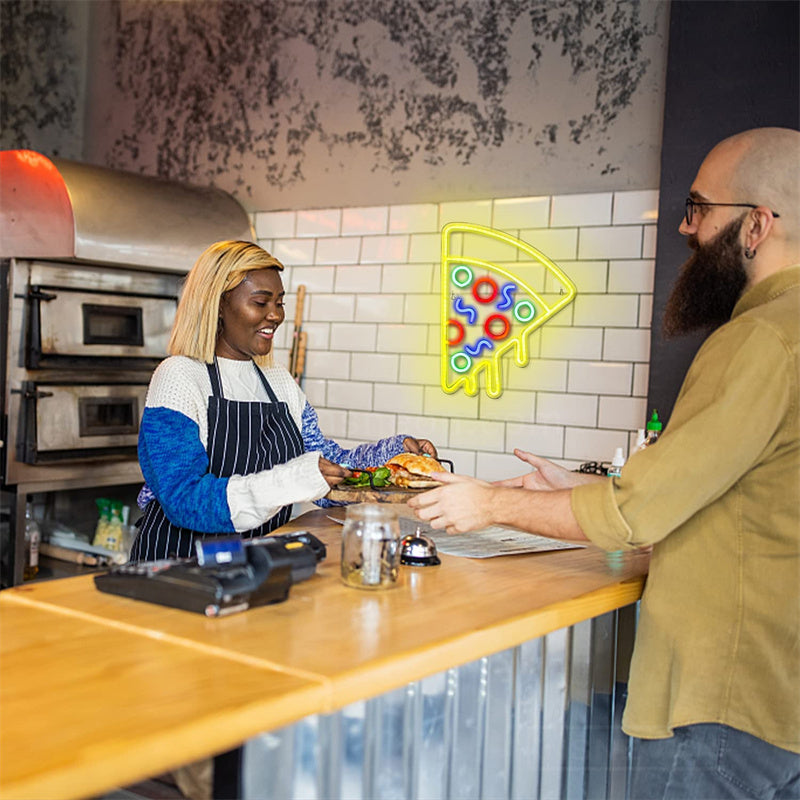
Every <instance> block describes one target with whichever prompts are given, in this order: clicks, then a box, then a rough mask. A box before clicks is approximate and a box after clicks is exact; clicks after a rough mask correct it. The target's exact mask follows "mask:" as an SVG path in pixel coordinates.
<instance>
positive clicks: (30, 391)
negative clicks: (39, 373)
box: [11, 381, 53, 400]
mask: <svg viewBox="0 0 800 800" xmlns="http://www.w3.org/2000/svg"><path fill="white" fill-rule="evenodd" d="M31 386H33V387H34V388H30V387H31ZM35 387H36V384H33V383H30V382H29V381H25V383H24V384H23V388H22V389H12V390H11V394H21V395H22V396H23V397H24V398H25V399H26V400H38V399H39V398H41V397H52V396H53V393H52V392H43V391H42V390H41V389H37V388H35Z"/></svg>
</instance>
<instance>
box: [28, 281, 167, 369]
mask: <svg viewBox="0 0 800 800" xmlns="http://www.w3.org/2000/svg"><path fill="white" fill-rule="evenodd" d="M27 299H28V326H27V328H28V330H27V346H26V356H25V364H26V366H27V368H28V369H43V368H59V369H63V368H67V369H93V368H95V367H98V366H113V367H114V368H116V369H148V370H152V369H154V368H155V367H156V366H157V365H158V363H159V361H161V360H162V359H163V358H164V355H165V353H166V352H167V342H168V340H169V334H170V330H171V328H172V322H173V320H174V318H175V309H176V307H177V298H176V297H161V296H152V295H137V294H128V293H122V292H120V293H113V294H111V293H107V292H101V291H92V290H85V291H79V290H76V289H68V288H63V287H51V286H41V285H32V286H30V287H29V289H28V293H27Z"/></svg>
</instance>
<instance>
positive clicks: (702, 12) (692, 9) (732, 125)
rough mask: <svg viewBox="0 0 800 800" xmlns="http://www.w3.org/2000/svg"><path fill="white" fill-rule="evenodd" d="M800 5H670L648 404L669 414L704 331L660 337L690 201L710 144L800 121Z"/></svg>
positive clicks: (739, 0) (682, 254) (682, 255)
mask: <svg viewBox="0 0 800 800" xmlns="http://www.w3.org/2000/svg"><path fill="white" fill-rule="evenodd" d="M799 32H800V3H798V2H797V1H796V0H783V2H781V1H780V0H778V1H775V2H772V1H769V2H768V1H766V0H756V1H755V2H750V1H749V0H724V1H722V2H720V0H711V1H710V2H709V1H708V0H704V1H702V2H690V1H689V0H680V2H673V3H672V8H671V12H670V29H669V50H668V56H667V59H668V60H667V82H666V96H665V103H664V134H663V144H662V150H661V188H660V196H659V214H658V244H657V247H656V278H655V295H654V298H653V334H652V338H651V344H650V383H649V389H648V405H649V407H650V408H651V409H652V408H657V409H658V412H659V415H660V416H661V418H662V419H664V420H667V419H668V418H669V415H670V413H671V411H672V407H673V405H674V403H675V398H676V397H677V395H678V390H679V389H680V385H681V383H682V381H683V377H684V375H685V374H686V370H687V369H688V367H689V364H690V363H691V360H692V358H693V357H694V355H695V353H696V352H697V349H698V348H699V346H700V345H701V344H702V342H703V339H704V338H705V337H703V336H695V337H686V338H682V339H673V340H671V341H667V342H665V341H664V339H663V337H662V336H661V319H662V316H663V312H664V306H665V303H666V300H667V297H668V295H669V292H670V290H671V288H672V284H673V282H674V280H675V277H676V275H677V271H678V267H679V266H680V265H681V264H682V263H683V262H684V261H685V260H686V258H687V256H688V255H689V250H688V248H687V246H686V240H685V239H684V237H683V236H681V235H680V234H679V233H678V225H679V224H680V221H681V217H682V215H683V202H684V199H685V197H686V195H687V194H688V193H689V187H690V186H691V184H692V181H693V180H694V177H695V174H696V173H697V169H698V167H699V166H700V163H701V162H702V160H703V158H704V157H705V155H706V154H707V153H708V151H709V150H710V149H711V148H712V147H713V146H714V145H715V144H717V143H718V142H720V141H721V140H722V139H724V138H726V137H727V136H730V135H732V134H734V133H738V132H739V131H743V130H746V129H748V128H759V127H765V126H777V127H782V128H800V46H798V39H800V35H799Z"/></svg>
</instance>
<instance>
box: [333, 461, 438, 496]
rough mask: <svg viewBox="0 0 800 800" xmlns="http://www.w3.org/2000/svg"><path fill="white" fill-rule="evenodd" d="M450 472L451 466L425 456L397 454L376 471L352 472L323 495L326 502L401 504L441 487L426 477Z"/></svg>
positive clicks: (376, 468)
mask: <svg viewBox="0 0 800 800" xmlns="http://www.w3.org/2000/svg"><path fill="white" fill-rule="evenodd" d="M445 464H447V465H449V470H450V472H452V471H453V462H452V461H448V460H447V459H445V458H441V459H436V458H433V456H429V455H418V454H416V453H400V454H398V455H396V456H395V457H394V458H390V459H389V460H388V461H387V462H386V463H385V464H383V465H382V466H380V467H367V468H366V469H354V470H352V472H353V476H352V477H351V478H345V480H344V481H342V483H340V484H339V485H338V486H334V487H333V489H331V490H330V492H329V493H328V494H327V495H326V497H327V499H328V500H335V501H337V502H344V503H405V502H406V501H407V500H408V499H409V498H411V497H413V496H414V495H416V494H419V493H420V492H424V491H426V490H427V489H434V488H435V487H437V486H441V485H442V484H441V483H440V482H439V481H435V480H433V479H432V478H431V477H430V476H431V475H432V474H433V473H434V472H447V471H448V467H445V466H444V465H445Z"/></svg>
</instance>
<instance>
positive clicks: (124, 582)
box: [94, 531, 327, 617]
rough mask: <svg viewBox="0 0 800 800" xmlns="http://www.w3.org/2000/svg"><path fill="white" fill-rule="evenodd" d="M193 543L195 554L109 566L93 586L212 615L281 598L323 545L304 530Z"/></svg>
mask: <svg viewBox="0 0 800 800" xmlns="http://www.w3.org/2000/svg"><path fill="white" fill-rule="evenodd" d="M196 545H197V547H196V551H197V557H196V558H183V559H163V560H161V561H143V562H139V563H137V564H122V565H115V566H112V567H111V569H110V570H109V571H108V572H105V573H102V574H99V575H96V576H95V578H94V582H95V586H96V587H97V588H98V589H99V590H100V591H101V592H106V593H109V594H117V595H122V596H123V597H130V598H133V599H134V600H145V601H147V602H150V603H157V604H159V605H164V606H170V607H172V608H180V609H183V610H185V611H194V612H197V613H200V614H205V615H206V616H207V617H217V616H222V615H224V614H232V613H234V612H237V611H245V610H246V609H248V608H255V607H256V606H261V605H267V604H270V603H279V602H282V601H283V600H286V598H287V597H288V596H289V589H290V587H291V585H292V584H293V583H298V582H300V581H303V580H306V579H307V578H310V577H311V576H312V575H313V574H314V573H315V572H316V568H317V564H318V563H319V562H320V561H322V560H323V559H324V558H325V556H326V555H327V551H326V549H325V545H324V544H323V543H322V542H321V541H320V540H319V539H317V537H316V536H314V535H313V534H311V533H309V532H308V531H300V532H298V533H288V534H280V535H274V536H267V537H264V538H259V539H250V540H246V541H242V540H241V539H240V538H238V537H209V538H206V539H203V540H198V541H197V542H196Z"/></svg>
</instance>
